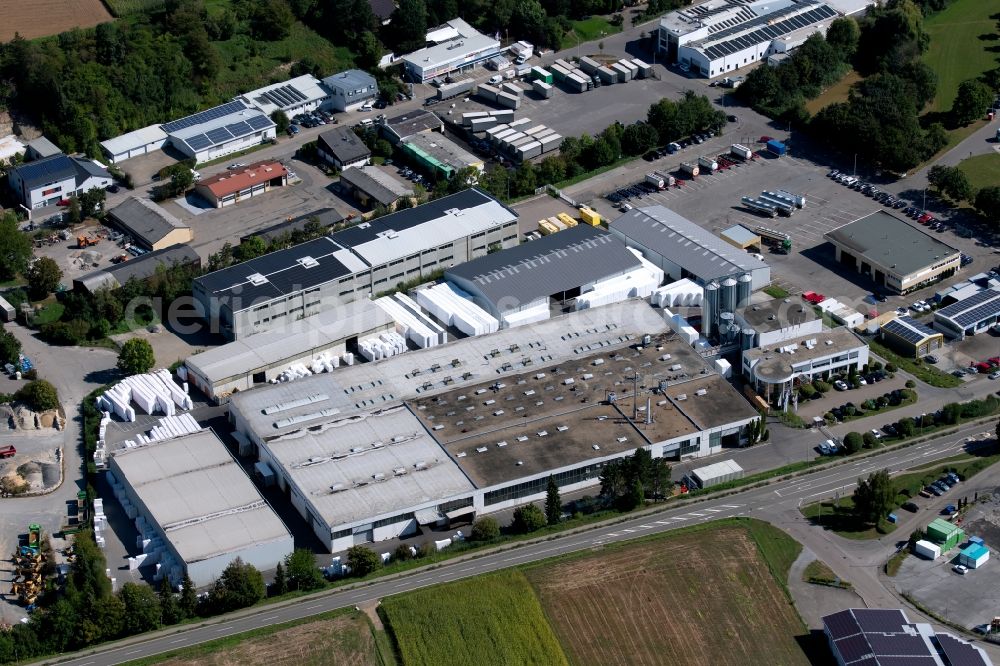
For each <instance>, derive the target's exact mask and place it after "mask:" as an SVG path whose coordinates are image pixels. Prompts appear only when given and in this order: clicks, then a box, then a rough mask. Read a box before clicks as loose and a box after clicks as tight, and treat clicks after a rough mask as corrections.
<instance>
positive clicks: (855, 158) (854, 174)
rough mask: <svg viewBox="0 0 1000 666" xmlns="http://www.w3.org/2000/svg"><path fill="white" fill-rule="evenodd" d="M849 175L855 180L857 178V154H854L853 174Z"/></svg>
mask: <svg viewBox="0 0 1000 666" xmlns="http://www.w3.org/2000/svg"><path fill="white" fill-rule="evenodd" d="M851 175H853V176H854V177H855V178H857V177H858V154H857V153H854V173H853V174H851Z"/></svg>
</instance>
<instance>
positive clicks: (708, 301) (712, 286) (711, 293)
mask: <svg viewBox="0 0 1000 666" xmlns="http://www.w3.org/2000/svg"><path fill="white" fill-rule="evenodd" d="M703 291H704V299H703V301H702V305H701V334H702V335H703V336H705V337H706V338H710V337H712V336H713V335H715V331H717V330H718V327H719V283H718V282H716V281H715V280H712V281H711V282H709V283H708V284H706V285H705V287H704V289H703Z"/></svg>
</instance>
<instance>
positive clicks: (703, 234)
mask: <svg viewBox="0 0 1000 666" xmlns="http://www.w3.org/2000/svg"><path fill="white" fill-rule="evenodd" d="M608 229H609V230H610V231H611V233H612V234H613V235H615V236H617V237H618V238H621V239H622V240H623V241H625V244H626V245H628V246H629V247H633V248H635V249H637V250H639V251H640V252H642V254H643V256H644V257H645V258H646V259H647V260H648V261H650V262H652V263H653V264H655V265H656V266H658V267H659V268H661V269H662V270H663V272H664V273H666V274H667V275H669V276H670V277H671V278H673V279H674V280H680V279H681V278H690V279H691V280H693V281H695V282H697V283H699V284H701V285H702V286H705V285H707V284H709V283H710V282H713V281H716V282H721V281H724V280H726V279H734V280H736V279H738V278H739V277H740V276H742V275H743V274H749V275H750V277H751V278H752V282H751V289H752V291H756V290H758V289H763V288H764V287H766V286H767V285H768V284H769V283H770V282H771V268H770V266H768V265H767V264H766V263H764V262H763V261H760V260H759V259H755V258H754V257H752V256H751V255H749V254H747V253H746V252H741V251H740V250H738V249H736V248H735V247H733V246H732V245H730V244H729V243H727V242H725V241H723V240H721V239H720V238H718V237H717V236H714V235H713V234H711V233H710V232H708V231H706V230H705V229H703V228H701V227H699V226H698V225H697V224H695V223H694V222H691V221H690V220H688V219H686V218H684V217H681V216H680V215H678V214H677V213H675V212H674V211H672V210H670V209H668V208H665V207H664V206H649V207H646V208H636V209H634V210H630V211H628V212H627V213H623V214H622V215H620V216H619V217H618V218H616V219H615V220H613V221H612V222H611V223H610V224H609V225H608ZM726 311H728V312H732V311H733V310H732V309H730V310H726Z"/></svg>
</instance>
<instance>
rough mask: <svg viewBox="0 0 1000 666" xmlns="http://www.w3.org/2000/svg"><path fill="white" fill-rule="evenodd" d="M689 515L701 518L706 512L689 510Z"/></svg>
mask: <svg viewBox="0 0 1000 666" xmlns="http://www.w3.org/2000/svg"><path fill="white" fill-rule="evenodd" d="M688 515H689V516H698V517H699V518H701V517H702V516H704V515H705V514H703V513H695V512H694V511H689V512H688Z"/></svg>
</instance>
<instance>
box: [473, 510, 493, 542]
mask: <svg viewBox="0 0 1000 666" xmlns="http://www.w3.org/2000/svg"><path fill="white" fill-rule="evenodd" d="M499 538H500V523H498V522H497V521H496V518H493V517H491V516H483V517H482V518H478V519H477V520H476V522H474V523H473V524H472V533H471V534H470V535H469V539H471V540H472V541H476V542H481V543H486V542H489V541H495V540H496V539H499Z"/></svg>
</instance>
